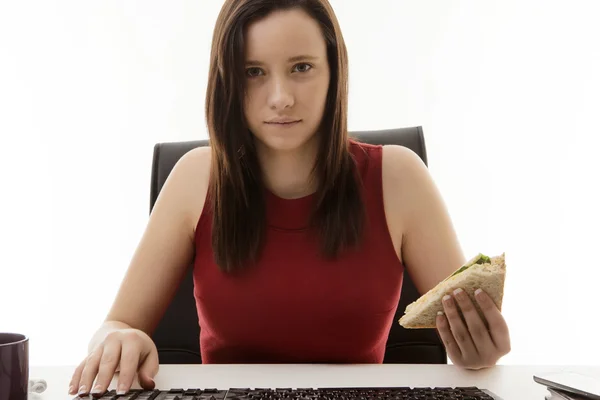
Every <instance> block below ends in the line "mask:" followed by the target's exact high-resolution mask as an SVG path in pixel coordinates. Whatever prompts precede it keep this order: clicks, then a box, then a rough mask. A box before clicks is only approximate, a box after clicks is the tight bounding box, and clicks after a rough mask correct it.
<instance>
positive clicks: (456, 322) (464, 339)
mask: <svg viewBox="0 0 600 400" xmlns="http://www.w3.org/2000/svg"><path fill="white" fill-rule="evenodd" d="M442 303H443V305H444V313H445V314H446V318H448V323H449V324H450V330H451V331H452V336H454V339H455V340H456V343H457V344H458V347H459V348H460V352H461V353H462V358H463V360H465V361H466V360H473V359H477V358H478V353H477V349H476V348H475V345H474V344H473V340H472V339H471V335H469V331H468V330H467V327H466V326H465V323H464V322H463V320H462V318H461V316H460V313H459V311H458V307H457V305H456V303H455V302H454V299H453V298H452V296H449V295H446V296H444V298H443V299H442Z"/></svg>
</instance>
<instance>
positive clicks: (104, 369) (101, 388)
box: [92, 339, 121, 394]
mask: <svg viewBox="0 0 600 400" xmlns="http://www.w3.org/2000/svg"><path fill="white" fill-rule="evenodd" d="M120 359H121V342H120V341H119V340H115V339H112V340H111V339H107V340H106V342H105V345H104V351H103V353H102V358H101V359H100V367H99V369H98V378H97V379H96V384H95V385H94V388H93V389H92V394H101V393H104V392H106V389H107V388H108V386H109V385H110V382H111V381H112V378H113V376H114V375H115V370H116V369H117V365H118V364H119V360H120Z"/></svg>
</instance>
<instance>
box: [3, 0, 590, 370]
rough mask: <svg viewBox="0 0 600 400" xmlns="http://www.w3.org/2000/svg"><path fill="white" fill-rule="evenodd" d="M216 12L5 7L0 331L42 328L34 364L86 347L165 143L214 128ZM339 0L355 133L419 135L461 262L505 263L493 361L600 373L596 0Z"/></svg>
mask: <svg viewBox="0 0 600 400" xmlns="http://www.w3.org/2000/svg"><path fill="white" fill-rule="evenodd" d="M221 4H222V1H221V0H202V1H191V0H190V1H169V2H166V1H138V2H134V1H126V2H122V1H115V0H112V1H100V2H82V1H78V0H72V1H53V2H48V1H42V0H39V1H35V2H33V1H22V2H2V3H1V4H0V135H1V142H0V143H1V144H0V152H1V154H0V171H1V172H0V174H1V175H0V178H1V185H0V188H1V189H0V190H1V196H0V331H19V332H24V333H27V334H28V335H30V337H31V344H30V346H31V363H32V364H33V365H42V364H75V363H78V362H79V361H80V360H81V358H82V357H83V356H84V355H85V352H86V349H87V343H88V340H89V339H90V337H91V335H92V333H93V332H94V330H95V329H96V328H97V327H98V326H99V324H100V323H101V322H102V320H103V318H104V316H105V314H106V312H107V311H108V308H109V306H110V304H111V302H112V300H113V297H114V295H115V293H116V290H117V289H118V286H119V283H120V280H121V278H122V276H123V274H124V272H125V270H126V268H127V266H128V263H129V259H130V257H131V256H132V253H133V251H134V249H135V246H136V245H137V242H138V240H139V238H140V236H141V234H142V231H143V229H144V226H145V223H146V221H147V218H148V204H149V186H150V166H151V157H152V149H153V145H154V144H155V143H156V142H162V141H177V140H193V139H200V138H205V137H206V136H207V133H206V127H205V120H204V96H205V89H206V77H207V73H208V68H207V66H208V57H209V47H210V43H211V35H212V29H213V26H214V22H215V20H216V16H217V13H218V11H219V9H220V6H221ZM332 4H333V6H334V8H335V10H336V12H337V15H338V18H339V20H340V24H341V26H342V29H343V34H344V36H345V39H346V41H347V46H348V50H349V56H350V116H349V118H350V120H349V126H350V130H365V129H386V128H394V127H406V126H416V125H421V126H423V129H424V132H425V136H426V141H427V147H428V152H429V160H430V170H431V173H432V174H433V176H434V178H435V180H436V182H437V183H438V185H439V187H440V189H441V191H442V193H443V195H444V197H445V200H446V202H447V205H448V207H449V210H450V212H451V215H452V218H453V220H454V222H455V224H456V228H457V230H458V233H459V235H460V240H461V242H462V244H463V247H464V250H465V252H466V253H467V255H468V256H472V255H474V254H475V253H477V252H480V251H481V252H484V253H487V254H489V255H497V254H500V253H501V252H506V254H507V265H508V272H507V280H506V289H505V302H504V308H503V312H504V315H505V317H506V319H507V321H508V323H509V325H510V328H511V334H512V344H513V351H512V352H511V353H510V354H509V355H508V356H506V357H505V358H503V359H502V360H501V361H500V363H501V364H598V362H599V361H598V360H599V359H600V346H598V330H599V328H600V324H599V323H598V303H599V301H598V294H597V287H598V283H597V281H598V279H599V278H600V272H599V269H600V262H598V256H597V255H596V254H595V250H596V249H597V248H598V241H599V239H600V235H599V234H598V229H599V228H598V227H599V226H600V212H599V211H598V204H600V195H599V190H598V189H599V185H600V184H599V179H598V171H599V170H600V160H599V157H598V146H599V145H600V140H599V139H598V135H599V134H600V129H599V128H600V123H599V122H598V110H599V109H600V94H599V93H600V78H599V74H598V71H600V45H598V39H599V38H600V24H598V23H597V19H598V15H599V11H600V5H599V3H598V2H596V1H588V2H583V1H571V0H570V1H563V2H553V1H506V0H504V1H494V2H492V1H481V0H473V1H439V2H431V1H400V0H389V1H384V0H371V1H369V2H364V1H358V0H332ZM365 4H367V5H368V6H366V5H365ZM140 290H143V288H140Z"/></svg>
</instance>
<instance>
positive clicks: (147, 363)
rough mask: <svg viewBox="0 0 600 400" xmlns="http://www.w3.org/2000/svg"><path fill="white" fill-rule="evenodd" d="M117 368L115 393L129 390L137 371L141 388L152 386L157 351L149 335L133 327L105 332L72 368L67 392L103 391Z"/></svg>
mask: <svg viewBox="0 0 600 400" xmlns="http://www.w3.org/2000/svg"><path fill="white" fill-rule="evenodd" d="M117 371H119V379H118V383H117V394H124V393H126V392H128V391H129V389H130V388H131V386H132V384H133V380H134V379H135V376H136V373H137V375H138V380H139V383H140V386H141V387H142V388H143V389H146V390H152V389H154V380H153V379H152V378H154V376H155V375H156V374H157V373H158V351H157V349H156V345H155V344H154V342H153V341H152V339H151V338H150V336H148V335H147V334H146V333H144V332H143V331H141V330H139V329H133V328H129V329H118V330H114V331H112V332H110V333H108V334H107V335H106V337H105V338H104V340H103V341H102V342H100V343H99V344H98V345H97V346H96V348H95V349H94V350H93V351H92V352H91V353H90V354H89V355H88V356H87V357H86V358H85V359H84V360H83V361H82V362H81V364H79V366H78V367H77V368H76V369H75V372H74V373H73V377H72V378H71V382H70V383H69V394H70V395H75V394H78V395H87V394H90V393H91V394H102V393H104V392H106V390H107V388H108V386H109V385H110V383H111V381H112V379H113V376H114V374H115V372H117ZM94 381H96V382H95V384H94ZM92 385H94V386H93V387H92Z"/></svg>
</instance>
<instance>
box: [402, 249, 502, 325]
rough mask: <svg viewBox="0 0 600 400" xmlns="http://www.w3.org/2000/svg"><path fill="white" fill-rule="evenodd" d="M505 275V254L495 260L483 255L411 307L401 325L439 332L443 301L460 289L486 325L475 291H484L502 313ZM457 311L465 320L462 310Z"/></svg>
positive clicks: (478, 256) (474, 258)
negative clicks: (439, 316) (434, 329)
mask: <svg viewBox="0 0 600 400" xmlns="http://www.w3.org/2000/svg"><path fill="white" fill-rule="evenodd" d="M505 275H506V264H505V261H504V253H502V254H501V255H499V256H497V257H492V258H490V257H488V256H485V255H483V254H481V253H480V254H478V255H476V256H475V257H473V258H472V259H471V260H469V261H468V262H467V263H466V264H465V265H463V266H461V267H460V268H458V269H457V270H456V271H455V272H454V273H453V274H452V275H450V276H449V277H447V278H446V279H444V280H443V281H442V282H440V283H438V284H437V285H436V286H435V287H434V288H433V289H431V290H430V291H428V292H427V293H425V294H424V295H423V296H421V297H419V298H418V299H417V300H416V301H414V302H412V303H411V304H409V305H408V306H407V307H406V310H405V311H404V315H403V316H402V318H400V320H399V321H398V322H399V323H400V325H402V326H403V327H404V328H407V329H423V328H436V323H435V320H436V317H437V314H438V312H439V311H444V307H443V305H442V298H443V297H444V296H445V295H447V294H448V295H451V296H452V292H454V290H455V289H458V288H461V289H463V290H464V291H465V292H466V293H467V295H468V296H469V297H470V298H471V300H472V301H473V305H474V306H475V308H476V309H477V312H478V313H479V315H480V316H481V317H482V319H483V321H486V319H485V317H484V314H483V312H482V311H481V308H480V307H479V303H478V302H477V300H475V291H476V290H477V289H479V288H481V289H482V290H483V291H484V292H486V293H487V294H488V295H489V296H490V297H491V299H492V300H493V301H494V303H495V304H496V306H497V307H498V309H499V310H502V298H503V296H504V278H505ZM458 310H459V314H461V317H463V316H462V313H461V311H460V307H459V308H458ZM463 319H464V317H463Z"/></svg>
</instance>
